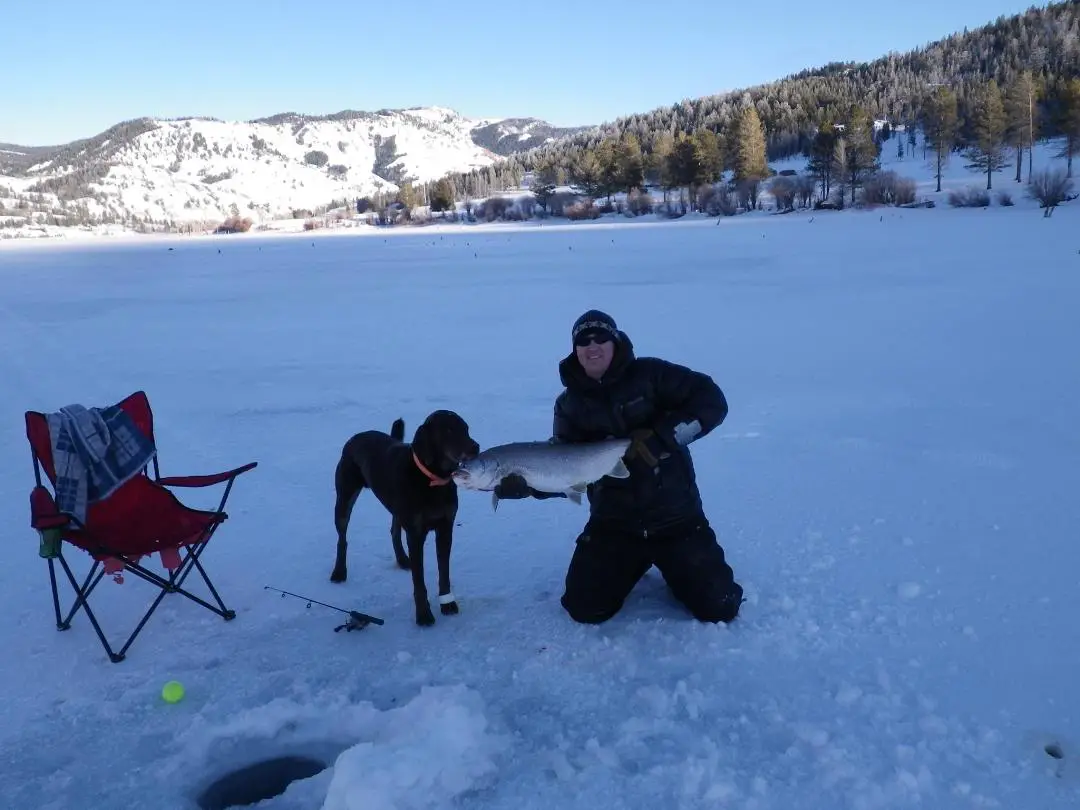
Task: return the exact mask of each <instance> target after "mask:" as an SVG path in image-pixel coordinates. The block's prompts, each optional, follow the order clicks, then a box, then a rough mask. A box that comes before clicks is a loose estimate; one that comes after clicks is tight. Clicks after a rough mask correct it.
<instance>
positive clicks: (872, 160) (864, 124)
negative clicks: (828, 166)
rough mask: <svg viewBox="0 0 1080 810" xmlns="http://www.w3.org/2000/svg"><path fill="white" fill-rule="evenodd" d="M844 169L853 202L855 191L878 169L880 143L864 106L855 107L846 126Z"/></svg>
mask: <svg viewBox="0 0 1080 810" xmlns="http://www.w3.org/2000/svg"><path fill="white" fill-rule="evenodd" d="M844 141H846V143H845V144H844V151H845V160H846V163H845V165H844V169H845V172H846V180H847V183H848V185H849V186H850V187H851V202H852V203H854V202H855V191H856V189H858V188H861V187H862V184H863V183H864V182H866V179H867V178H868V177H870V175H872V174H873V173H874V172H876V171H877V170H878V145H877V142H876V141H875V140H874V123H873V121H871V120H870V115H869V113H867V112H866V110H864V109H863V108H862V107H854V108H853V109H852V111H851V117H850V120H849V121H848V125H847V127H845V128H844Z"/></svg>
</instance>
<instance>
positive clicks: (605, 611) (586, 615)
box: [559, 594, 622, 624]
mask: <svg viewBox="0 0 1080 810" xmlns="http://www.w3.org/2000/svg"><path fill="white" fill-rule="evenodd" d="M559 601H560V603H561V604H562V606H563V610H565V611H566V613H567V615H568V616H569V617H570V618H571V619H573V620H574V621H575V622H577V623H578V624H603V623H604V622H606V621H607V620H608V619H610V618H612V617H613V616H614V615H615V614H616V613H618V612H619V610H620V609H621V608H622V603H621V602H620V603H619V604H617V605H604V606H599V605H595V604H593V605H588V604H582V603H580V602H578V601H577V600H574V599H571V598H568V596H567V595H566V594H564V595H563V597H562V599H560V600H559Z"/></svg>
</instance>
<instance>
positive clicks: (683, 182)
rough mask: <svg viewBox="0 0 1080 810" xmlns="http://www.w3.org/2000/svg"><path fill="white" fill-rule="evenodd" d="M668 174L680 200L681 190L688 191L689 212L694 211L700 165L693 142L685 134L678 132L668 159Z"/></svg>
mask: <svg viewBox="0 0 1080 810" xmlns="http://www.w3.org/2000/svg"><path fill="white" fill-rule="evenodd" d="M668 172H669V173H670V180H671V182H673V183H674V184H676V185H677V186H678V187H679V188H680V193H679V198H680V200H681V199H682V192H681V189H682V188H683V187H684V186H685V187H689V189H690V210H691V211H693V210H694V188H695V186H696V185H697V182H698V178H699V177H700V176H701V164H700V163H699V162H698V154H697V149H696V148H695V146H694V140H693V138H691V137H690V136H689V135H687V134H686V133H685V132H680V133H679V137H678V138H676V139H675V147H674V148H673V149H672V150H671V155H670V156H669V157H668Z"/></svg>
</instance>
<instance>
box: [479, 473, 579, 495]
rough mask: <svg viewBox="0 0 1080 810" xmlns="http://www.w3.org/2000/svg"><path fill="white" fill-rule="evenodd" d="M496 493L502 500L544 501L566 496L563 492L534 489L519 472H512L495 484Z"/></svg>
mask: <svg viewBox="0 0 1080 810" xmlns="http://www.w3.org/2000/svg"><path fill="white" fill-rule="evenodd" d="M495 495H496V496H497V497H498V499H499V500H500V501H516V500H521V499H522V498H536V499H538V500H541V501H542V500H544V499H545V498H565V497H566V494H565V493H563V492H540V491H539V490H536V489H533V488H532V487H530V486H529V485H528V483H526V481H525V478H524V477H523V476H520V475H518V474H517V473H511V474H510V475H507V476H505V477H504V478H503V479H502V480H501V481H499V483H498V484H496V485H495Z"/></svg>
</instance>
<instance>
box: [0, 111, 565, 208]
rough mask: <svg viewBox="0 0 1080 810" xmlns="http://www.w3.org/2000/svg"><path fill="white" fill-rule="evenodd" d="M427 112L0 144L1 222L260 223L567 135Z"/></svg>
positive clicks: (125, 127)
mask: <svg viewBox="0 0 1080 810" xmlns="http://www.w3.org/2000/svg"><path fill="white" fill-rule="evenodd" d="M576 131H577V130H560V129H557V128H553V127H551V126H550V125H548V124H546V123H544V122H542V121H537V120H535V119H508V120H505V121H504V120H501V119H471V118H466V117H464V116H461V115H459V114H458V113H456V112H455V111H453V110H450V109H446V108H441V107H431V108H413V109H407V110H380V111H379V112H374V113H369V112H358V111H353V110H348V111H344V112H341V113H336V114H334V115H327V116H305V115H299V114H296V113H282V114H279V115H276V116H272V117H270V118H264V119H259V120H256V121H250V122H228V121H219V120H215V119H209V118H187V119H180V120H157V119H150V118H144V119H137V120H134V121H127V122H124V123H122V124H118V125H116V126H114V127H112V128H110V129H109V130H106V131H105V132H103V133H101V134H99V135H97V136H95V137H93V138H88V139H84V140H79V141H75V142H74V143H71V144H66V145H63V146H57V147H34V148H26V147H20V146H17V145H10V144H7V145H3V146H0V216H4V215H5V213H7V214H10V215H18V214H20V213H22V212H26V211H28V210H38V211H45V212H48V214H49V216H50V218H51V219H52V220H54V221H56V222H57V223H70V224H76V223H85V222H103V223H124V224H131V225H148V226H174V225H179V224H180V223H184V222H189V223H190V222H205V221H215V220H217V221H220V220H221V219H222V218H223V217H225V216H228V215H230V214H239V215H240V216H247V217H251V218H252V219H254V220H256V221H258V220H264V219H272V218H276V217H282V216H290V215H291V214H292V213H293V212H294V211H297V210H315V209H319V208H322V207H325V206H327V205H328V204H330V203H331V202H333V201H335V200H337V201H341V200H352V199H354V198H357V197H364V196H368V195H372V194H376V193H379V192H390V193H393V192H396V191H397V190H398V187H399V185H400V184H401V183H403V182H406V181H411V182H424V181H428V180H432V179H435V178H438V177H441V176H443V175H445V174H447V173H448V172H461V171H469V170H471V169H475V168H480V167H486V166H490V165H492V164H493V163H494V162H495V161H496V160H497V159H498V158H499V156H500V155H507V154H512V153H513V152H514V151H515V150H520V149H527V148H530V147H534V146H536V145H537V144H540V143H543V142H545V141H547V140H549V139H551V138H553V137H558V136H560V135H563V134H566V133H568V132H576Z"/></svg>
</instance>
